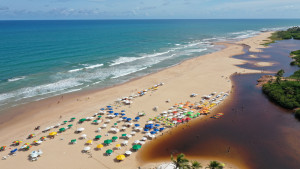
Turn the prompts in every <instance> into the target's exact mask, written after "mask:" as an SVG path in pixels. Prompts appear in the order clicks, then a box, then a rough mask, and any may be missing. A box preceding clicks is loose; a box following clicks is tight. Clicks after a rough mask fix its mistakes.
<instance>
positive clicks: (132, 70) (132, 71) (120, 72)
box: [112, 67, 147, 79]
mask: <svg viewBox="0 0 300 169" xmlns="http://www.w3.org/2000/svg"><path fill="white" fill-rule="evenodd" d="M144 69H147V67H143V68H140V69H138V68H132V69H126V70H123V71H117V72H114V74H115V75H114V76H113V77H112V79H116V78H119V77H122V76H126V75H129V74H132V73H135V72H138V71H141V70H144Z"/></svg>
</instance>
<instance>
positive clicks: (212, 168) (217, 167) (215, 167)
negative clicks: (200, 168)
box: [207, 161, 223, 169]
mask: <svg viewBox="0 0 300 169" xmlns="http://www.w3.org/2000/svg"><path fill="white" fill-rule="evenodd" d="M207 168H209V169H222V168H223V166H222V165H221V163H219V162H218V161H211V162H210V163H209V165H208V167H207Z"/></svg>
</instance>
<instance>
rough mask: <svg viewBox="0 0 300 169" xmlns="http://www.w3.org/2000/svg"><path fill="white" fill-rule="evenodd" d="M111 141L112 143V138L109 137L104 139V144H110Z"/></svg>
mask: <svg viewBox="0 0 300 169" xmlns="http://www.w3.org/2000/svg"><path fill="white" fill-rule="evenodd" d="M110 143H112V140H109V139H107V140H104V144H110Z"/></svg>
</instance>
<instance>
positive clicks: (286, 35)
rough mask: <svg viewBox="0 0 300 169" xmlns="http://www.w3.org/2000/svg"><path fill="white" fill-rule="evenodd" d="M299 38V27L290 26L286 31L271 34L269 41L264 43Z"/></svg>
mask: <svg viewBox="0 0 300 169" xmlns="http://www.w3.org/2000/svg"><path fill="white" fill-rule="evenodd" d="M292 38H293V39H300V27H298V26H297V27H292V28H289V29H287V30H286V31H277V32H275V33H273V34H272V36H271V37H270V39H271V42H267V43H265V44H264V45H266V46H268V45H269V44H271V43H274V42H275V41H276V40H284V39H292Z"/></svg>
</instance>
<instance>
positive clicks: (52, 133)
mask: <svg viewBox="0 0 300 169" xmlns="http://www.w3.org/2000/svg"><path fill="white" fill-rule="evenodd" d="M55 135H57V132H51V133H49V136H55Z"/></svg>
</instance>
